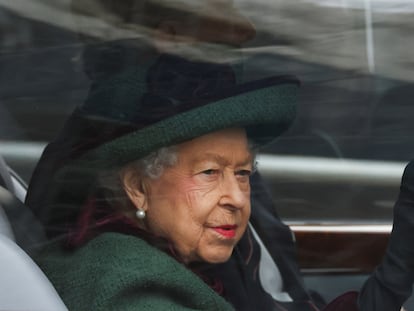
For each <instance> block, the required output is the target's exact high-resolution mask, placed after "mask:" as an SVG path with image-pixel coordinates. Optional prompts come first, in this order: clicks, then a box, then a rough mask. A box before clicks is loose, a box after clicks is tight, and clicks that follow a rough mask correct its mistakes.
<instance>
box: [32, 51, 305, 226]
mask: <svg viewBox="0 0 414 311" xmlns="http://www.w3.org/2000/svg"><path fill="white" fill-rule="evenodd" d="M298 88H299V82H298V80H297V79H296V78H294V77H291V76H276V77H269V78H266V79H261V80H256V81H252V82H246V83H240V82H238V81H237V77H236V73H235V70H234V67H232V66H230V65H229V64H219V63H207V62H202V61H190V60H187V59H183V58H180V57H177V56H173V55H161V56H160V57H158V58H157V60H156V61H155V62H154V63H152V64H151V65H149V66H147V67H144V66H140V67H139V68H130V69H128V70H126V71H123V72H121V73H118V74H117V75H114V76H112V77H110V78H107V77H106V78H103V79H101V80H99V81H96V82H95V83H94V84H93V85H92V86H91V89H90V92H89V95H88V98H87V99H86V101H85V104H84V105H83V106H81V107H79V108H78V109H77V110H76V111H75V112H74V113H73V114H72V116H71V117H70V118H69V120H68V121H67V123H66V126H65V128H64V129H63V131H62V132H61V134H60V136H59V137H58V139H57V140H56V141H55V142H53V143H51V144H49V146H48V147H47V148H46V150H45V152H44V154H43V155H42V159H41V161H40V163H39V165H38V167H37V169H36V171H35V173H34V177H33V179H32V183H31V185H30V188H29V192H28V196H27V203H28V205H29V206H30V207H31V208H33V210H34V212H35V213H36V214H37V215H38V217H39V218H40V219H41V221H43V222H44V223H47V224H49V223H53V224H58V223H62V221H64V219H68V218H73V216H75V215H76V213H77V212H78V211H77V209H79V208H80V205H81V204H82V202H83V201H84V200H85V198H86V197H87V195H88V194H89V192H90V191H91V189H92V188H93V186H92V185H93V178H94V177H95V176H96V174H97V172H99V171H102V170H103V169H107V168H117V167H122V166H124V165H125V164H127V163H129V162H131V161H133V160H137V159H139V158H142V157H144V156H146V155H148V154H149V153H151V152H153V151H155V150H158V149H159V148H161V147H166V146H171V145H176V144H179V143H181V142H184V141H188V140H190V139H193V138H196V137H199V136H202V135H204V134H207V133H210V132H214V131H217V130H220V129H224V128H230V127H242V128H245V129H246V133H247V136H248V138H249V139H250V140H251V141H253V142H254V143H255V144H256V145H257V146H259V147H260V146H263V145H265V144H268V143H269V142H271V141H273V140H274V139H275V138H276V137H278V136H279V135H280V134H281V133H282V132H283V131H285V130H286V129H287V128H288V127H289V125H290V124H291V123H292V121H293V119H294V117H295V111H296V102H297V97H298ZM36 175H37V176H36ZM67 202H71V204H69V205H70V206H71V207H70V208H69V209H68V210H66V212H62V213H61V212H59V213H55V211H54V209H56V206H57V205H60V206H61V207H62V206H67V204H66V203H67ZM64 209H65V208H64ZM66 209H67V208H66Z"/></svg>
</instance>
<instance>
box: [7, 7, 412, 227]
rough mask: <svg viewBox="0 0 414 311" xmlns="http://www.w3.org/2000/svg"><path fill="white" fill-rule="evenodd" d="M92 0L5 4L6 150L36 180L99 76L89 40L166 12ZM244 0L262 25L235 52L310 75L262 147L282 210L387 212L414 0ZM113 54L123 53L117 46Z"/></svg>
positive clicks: (128, 30)
mask: <svg viewBox="0 0 414 311" xmlns="http://www.w3.org/2000/svg"><path fill="white" fill-rule="evenodd" d="M88 3H89V4H86V3H85V2H83V1H73V2H72V3H69V1H64V0H60V1H49V0H42V1H40V0H38V1H32V2H30V5H26V6H21V5H18V4H17V3H14V2H12V1H10V2H5V3H3V4H1V6H0V24H1V26H2V38H1V43H0V44H1V46H0V52H1V55H0V62H1V66H0V68H1V70H0V79H1V80H2V83H1V85H2V86H1V88H0V96H1V105H0V140H1V145H0V148H1V149H0V150H1V152H2V154H3V155H4V156H5V157H6V159H7V162H8V163H9V164H10V166H12V167H13V168H14V169H15V170H16V171H17V172H18V173H19V174H20V175H21V176H22V177H23V178H24V179H25V180H26V181H28V180H29V179H30V176H31V173H32V170H33V167H34V165H35V163H36V161H37V159H38V157H39V156H40V153H41V150H42V148H43V147H44V146H45V144H46V143H47V142H49V141H50V140H52V139H53V138H54V137H55V135H56V133H57V131H58V130H59V129H60V128H61V127H62V124H63V123H64V120H65V119H66V118H67V116H68V115H69V113H70V112H71V111H73V109H74V108H75V107H76V106H79V105H80V104H81V103H82V101H83V100H84V98H85V96H86V93H87V90H88V88H89V87H90V83H91V80H90V79H89V78H90V77H88V70H87V68H85V66H84V63H83V61H82V53H83V51H84V49H85V46H87V45H90V44H94V45H99V44H101V43H103V42H108V41H113V42H116V46H117V47H119V46H122V44H128V45H129V46H131V45H134V44H135V43H136V42H137V41H136V40H145V36H146V34H147V33H148V31H150V29H151V24H153V23H156V21H154V20H148V18H147V19H145V18H144V17H143V16H142V14H141V13H142V10H143V6H142V5H141V6H139V5H138V6H137V7H136V8H135V9H134V10H133V11H132V12H129V14H127V15H125V14H124V13H125V12H122V7H120V8H118V11H116V10H112V11H111V8H110V7H108V6H110V5H109V4H105V5H103V6H102V7H99V6H96V5H97V4H96V3H95V2H94V1H90V2H88ZM108 3H109V2H108ZM177 3H178V4H179V3H180V2H179V1H178V2H176V1H171V5H172V6H173V10H174V11H175V12H176V13H177V14H185V12H180V7H179V5H178V6H177ZM93 5H95V6H93ZM235 5H236V6H237V7H238V8H239V9H240V10H241V11H242V12H243V14H245V16H246V17H247V18H248V19H249V20H250V21H251V22H252V23H253V24H254V26H255V29H256V34H255V37H254V38H253V39H252V40H250V41H249V42H248V43H245V44H243V45H242V46H241V47H240V49H235V53H234V57H243V58H244V60H245V68H244V69H243V70H244V77H245V79H246V80H253V79H256V78H258V77H263V76H267V75H275V74H294V75H296V76H298V77H299V78H300V80H301V81H302V88H301V100H300V106H299V109H298V114H297V119H296V122H295V124H294V125H293V126H292V128H291V129H290V130H289V131H288V132H287V133H286V134H285V135H284V136H283V137H281V138H280V139H279V140H278V141H277V142H276V143H274V144H272V145H271V146H268V148H267V149H266V150H265V155H264V156H263V157H262V159H263V161H262V163H260V157H259V170H261V171H262V174H263V175H264V176H265V177H266V179H267V180H268V182H269V185H270V187H271V191H272V194H273V197H274V200H275V202H276V204H277V205H278V208H279V210H278V211H279V213H280V214H281V215H282V216H283V217H285V218H286V219H289V220H293V221H301V220H304V219H306V220H308V221H309V220H324V221H336V220H338V219H350V220H353V221H368V220H373V219H377V220H381V221H389V220H390V219H391V213H392V202H393V200H394V199H395V196H396V193H397V190H398V183H399V179H398V178H399V177H398V176H400V175H401V173H402V168H403V167H404V164H405V163H406V162H408V160H409V159H410V158H412V157H413V155H414V138H413V135H412V133H413V132H414V123H413V122H412V121H411V116H412V115H414V106H413V105H412V103H411V98H412V97H413V96H412V95H413V93H414V91H413V89H414V88H413V85H412V84H413V75H412V70H413V58H412V55H411V52H410V51H411V49H410V47H409V44H410V41H412V40H410V36H411V33H412V28H413V14H414V6H413V4H412V3H411V2H409V1H393V2H388V3H386V2H384V1H378V0H371V1H364V2H363V1H339V0H338V1H322V0H319V1H316V0H312V1H267V0H259V1H248V0H236V1H235ZM174 6H175V7H174ZM112 9H113V8H112ZM195 9H196V8H195ZM108 12H112V13H111V14H109V13H108ZM120 16H128V19H122V18H120ZM188 30H189V31H190V30H191V23H189V24H188ZM207 36H208V34H207ZM217 40H218V39H217ZM211 41H212V42H211V44H208V45H206V46H202V47H200V46H197V45H194V46H193V48H194V50H193V51H189V52H188V53H193V52H194V53H196V52H197V49H198V48H203V49H206V48H208V49H209V51H211V54H209V55H214V51H215V45H214V40H211ZM121 50H122V49H121ZM107 53H115V57H116V53H117V50H116V49H114V50H113V51H111V50H108V51H107ZM90 57H94V55H90ZM212 57H213V56H212ZM96 61H99V60H98V59H97V60H96ZM112 65H113V64H110V63H108V64H107V66H112ZM327 159H329V161H328V160H327ZM316 166H317V168H318V172H319V173H318V174H316V173H315V170H313V168H315V167H316ZM291 167H294V168H295V169H293V168H291ZM298 170H300V172H298Z"/></svg>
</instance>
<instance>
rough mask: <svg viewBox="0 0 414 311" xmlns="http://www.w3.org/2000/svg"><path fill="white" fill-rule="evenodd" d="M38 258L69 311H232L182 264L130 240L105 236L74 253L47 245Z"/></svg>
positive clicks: (115, 234) (121, 235)
mask: <svg viewBox="0 0 414 311" xmlns="http://www.w3.org/2000/svg"><path fill="white" fill-rule="evenodd" d="M38 259H39V260H38V261H39V265H40V266H41V268H42V269H43V270H44V271H45V273H46V274H47V275H48V277H49V278H50V279H51V281H52V283H53V284H54V285H55V287H56V288H57V290H58V293H59V294H60V295H61V296H62V298H63V300H64V302H65V303H66V304H67V305H68V307H69V308H70V310H83V309H82V308H85V306H88V307H89V309H92V310H112V309H111V308H113V310H130V309H131V310H133V309H134V308H135V309H136V308H138V307H139V309H140V310H146V309H148V310H153V309H154V307H157V308H158V307H159V308H167V309H168V310H170V309H171V310H185V308H181V305H189V306H194V308H195V309H200V310H203V309H204V310H211V308H212V307H213V309H217V310H231V308H230V306H229V305H228V304H227V303H226V302H225V301H224V300H223V299H222V298H221V297H220V296H218V295H217V294H216V293H215V292H214V291H213V290H211V289H210V288H209V287H208V286H207V285H206V284H205V283H204V282H203V281H202V280H201V279H200V278H199V277H197V276H196V275H195V274H194V273H192V272H191V271H190V270H188V269H187V268H186V267H185V266H184V265H182V264H180V263H179V262H177V261H176V260H175V259H174V258H172V257H171V256H169V255H167V254H166V253H164V252H163V251H161V250H159V249H157V248H155V247H153V246H151V245H150V244H148V243H147V242H146V241H144V240H142V239H140V238H137V237H135V236H128V235H124V234H119V233H104V234H101V235H100V236H98V237H96V238H95V239H93V240H91V241H89V242H88V243H87V244H86V245H84V246H83V247H81V248H79V249H77V250H75V251H67V250H64V249H63V248H61V247H58V246H57V245H54V246H50V247H48V248H46V249H45V250H44V252H43V253H42V254H41V255H40V257H39V258H38ZM181 303H182V304H181ZM90 306H93V307H92V308H90ZM102 306H105V307H102ZM145 306H147V307H148V308H146V307H145Z"/></svg>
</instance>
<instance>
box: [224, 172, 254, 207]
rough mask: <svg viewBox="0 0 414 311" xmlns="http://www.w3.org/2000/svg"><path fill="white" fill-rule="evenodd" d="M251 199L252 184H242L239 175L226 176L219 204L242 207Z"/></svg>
mask: <svg viewBox="0 0 414 311" xmlns="http://www.w3.org/2000/svg"><path fill="white" fill-rule="evenodd" d="M249 200H250V185H245V184H243V185H242V184H241V183H240V182H239V181H238V180H237V177H236V176H234V175H233V174H232V176H225V177H224V178H223V180H222V183H221V197H220V200H219V204H220V205H222V206H225V207H228V208H233V209H241V208H243V207H245V206H246V205H247V203H248V201H249Z"/></svg>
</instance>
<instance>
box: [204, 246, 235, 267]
mask: <svg viewBox="0 0 414 311" xmlns="http://www.w3.org/2000/svg"><path fill="white" fill-rule="evenodd" d="M232 252H233V247H231V248H229V249H225V250H214V251H211V252H206V253H205V254H201V256H200V257H201V260H202V261H204V262H208V263H211V264H219V263H223V262H226V261H227V260H229V259H230V256H231V254H232Z"/></svg>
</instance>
